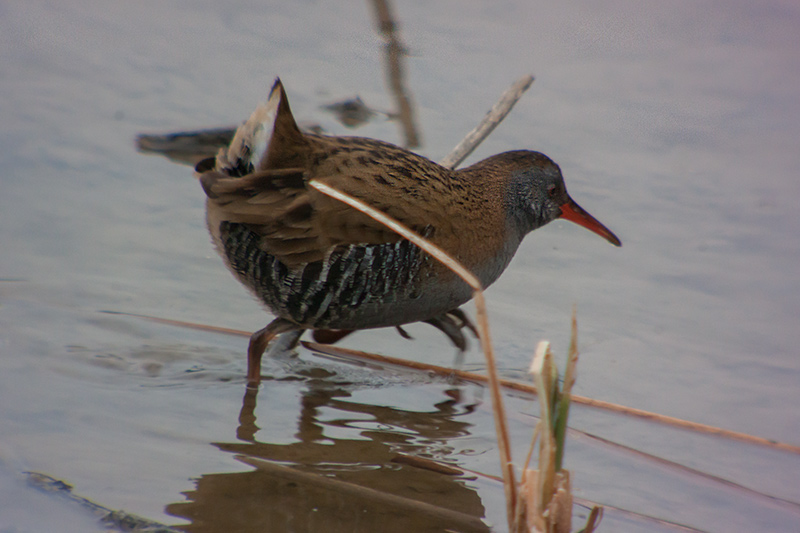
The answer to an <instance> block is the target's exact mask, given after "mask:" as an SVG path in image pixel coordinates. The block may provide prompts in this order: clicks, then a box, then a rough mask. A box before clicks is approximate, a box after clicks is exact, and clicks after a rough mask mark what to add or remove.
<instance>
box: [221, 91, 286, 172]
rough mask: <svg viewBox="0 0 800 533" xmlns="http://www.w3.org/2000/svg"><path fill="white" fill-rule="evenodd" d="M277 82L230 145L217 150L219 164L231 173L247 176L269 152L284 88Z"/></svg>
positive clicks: (239, 129) (224, 170)
mask: <svg viewBox="0 0 800 533" xmlns="http://www.w3.org/2000/svg"><path fill="white" fill-rule="evenodd" d="M278 85H279V82H276V85H275V87H273V89H272V92H271V93H270V96H269V100H267V103H266V104H259V106H258V107H256V110H255V111H253V113H252V114H251V115H250V118H248V119H247V121H246V122H245V123H244V124H242V125H241V126H239V128H238V129H237V130H236V134H235V135H234V136H233V140H232V141H231V144H230V146H228V148H227V150H226V149H224V148H223V149H221V150H220V152H219V154H217V162H216V168H217V170H221V171H223V172H225V173H226V174H228V175H229V176H236V177H240V176H244V175H246V174H250V173H251V172H253V171H254V170H255V169H257V168H258V167H259V165H260V163H261V160H262V159H263V158H264V157H265V156H266V154H267V150H268V149H269V144H270V141H271V140H272V135H273V133H274V130H275V119H276V118H277V116H278V106H279V104H280V100H281V92H280V91H279V90H276V88H277V87H278Z"/></svg>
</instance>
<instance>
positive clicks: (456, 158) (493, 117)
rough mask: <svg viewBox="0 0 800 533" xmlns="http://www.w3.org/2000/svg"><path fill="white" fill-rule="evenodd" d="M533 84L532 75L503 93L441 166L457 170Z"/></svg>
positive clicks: (515, 83)
mask: <svg viewBox="0 0 800 533" xmlns="http://www.w3.org/2000/svg"><path fill="white" fill-rule="evenodd" d="M531 83H533V76H530V75H528V76H524V77H522V78H520V79H518V80H517V81H515V82H514V84H513V85H511V87H509V88H508V90H507V91H506V92H504V93H503V96H501V97H500V100H499V101H498V102H497V103H496V104H495V105H494V107H492V109H491V110H489V112H488V113H487V114H486V116H485V117H483V120H481V122H480V124H478V125H477V126H476V127H475V129H474V130H472V131H471V132H469V133H468V134H467V136H466V137H464V139H463V140H462V141H461V142H460V143H458V145H457V146H456V147H455V148H453V151H452V152H450V154H448V156H447V157H445V158H444V159H442V161H441V162H440V164H441V165H442V166H444V167H447V168H456V167H457V166H458V165H460V164H461V162H462V161H464V159H466V158H467V156H469V154H471V153H472V151H473V150H475V148H477V147H478V145H479V144H480V143H482V142H483V140H484V139H485V138H486V137H488V136H489V134H490V133H492V131H493V130H494V129H495V128H496V127H497V125H498V124H500V122H502V120H503V119H504V118H506V115H508V113H509V112H510V111H511V109H512V108H513V107H514V104H516V103H517V100H519V99H520V97H521V96H522V94H523V93H524V92H525V91H527V90H528V87H530V86H531Z"/></svg>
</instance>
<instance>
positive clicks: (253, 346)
mask: <svg viewBox="0 0 800 533" xmlns="http://www.w3.org/2000/svg"><path fill="white" fill-rule="evenodd" d="M298 329H302V328H300V326H298V325H297V324H294V323H292V322H289V321H288V320H284V319H283V318H276V319H275V320H273V321H272V322H270V323H269V324H268V325H267V327H265V328H263V329H260V330H258V331H256V332H255V333H253V335H251V336H250V345H249V346H248V347H247V385H248V387H258V384H259V383H260V382H261V357H262V356H263V355H264V351H265V350H266V349H267V346H269V343H270V341H272V339H274V338H275V337H276V336H277V335H280V334H281V333H286V332H287V331H295V330H298Z"/></svg>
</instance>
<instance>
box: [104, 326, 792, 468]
mask: <svg viewBox="0 0 800 533" xmlns="http://www.w3.org/2000/svg"><path fill="white" fill-rule="evenodd" d="M101 312H102V313H107V314H113V315H122V316H131V317H136V318H142V319H145V320H150V321H152V322H158V323H160V324H167V325H170V326H176V327H183V328H191V329H196V330H200V331H210V332H212V333H222V334H224V335H235V336H238V337H250V335H251V334H252V332H251V331H243V330H238V329H232V328H223V327H219V326H211V325H208V324H198V323H196V322H187V321H184V320H175V319H172V318H162V317H157V316H150V315H142V314H137V313H125V312H121V311H101ZM302 344H303V346H305V347H306V348H308V349H309V350H313V351H316V352H318V353H321V354H327V355H333V356H336V357H341V358H344V359H346V358H353V359H362V360H368V361H374V362H378V363H382V364H386V365H394V366H399V367H404V368H410V369H413V370H419V371H422V372H430V373H434V374H437V375H440V376H445V377H447V376H455V377H457V378H459V379H463V380H465V381H471V382H473V383H486V382H488V378H487V377H486V376H485V375H483V374H476V373H474V372H467V371H464V370H457V369H452V368H448V367H443V366H437V365H430V364H427V363H421V362H418V361H409V360H407V359H400V358H397V357H390V356H387V355H378V354H374V353H369V352H363V351H359V350H351V349H349V348H342V347H340V346H333V345H330V344H319V343H314V342H307V341H303V343H302ZM500 385H501V386H502V387H503V388H505V389H508V390H513V391H516V392H522V393H525V394H532V395H535V394H536V387H534V386H533V385H529V384H527V383H522V382H519V381H512V380H507V379H502V380H500ZM572 401H573V402H575V403H578V404H581V405H587V406H589V407H594V408H596V409H602V410H604V411H609V412H612V413H619V414H622V415H627V416H633V417H636V418H641V419H643V420H649V421H651V422H655V423H657V424H663V425H666V426H672V427H677V428H680V429H685V430H688V431H693V432H695V433H703V434H706V435H716V436H718V437H722V438H725V439H729V440H737V441H740V442H746V443H748V444H755V445H757V446H764V447H767V448H772V449H774V450H782V451H785V452H789V453H793V454H795V455H800V446H797V445H795V444H789V443H787V442H779V441H776V440H773V439H765V438H764V437H758V436H756V435H750V434H747V433H741V432H738V431H732V430H730V429H723V428H720V427H716V426H710V425H708V424H701V423H699V422H690V421H689V420H683V419H681V418H675V417H672V416H667V415H662V414H658V413H654V412H652V411H645V410H643V409H637V408H635V407H627V406H625V405H620V404H616V403H612V402H606V401H603V400H595V399H593V398H587V397H586V396H577V395H574V394H573V395H572Z"/></svg>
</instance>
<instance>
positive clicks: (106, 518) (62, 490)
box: [25, 472, 181, 533]
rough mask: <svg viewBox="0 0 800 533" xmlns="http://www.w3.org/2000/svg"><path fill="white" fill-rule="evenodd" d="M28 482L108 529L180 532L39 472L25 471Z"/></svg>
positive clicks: (127, 532)
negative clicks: (112, 506) (81, 493)
mask: <svg viewBox="0 0 800 533" xmlns="http://www.w3.org/2000/svg"><path fill="white" fill-rule="evenodd" d="M25 474H27V476H28V483H29V484H30V485H31V486H33V487H35V488H37V489H39V490H41V491H43V492H47V493H49V494H53V495H55V496H57V497H59V498H62V499H65V500H68V501H71V502H72V503H76V504H78V505H80V506H81V507H83V508H84V509H86V510H87V511H88V512H90V513H92V514H93V515H95V516H96V517H97V518H98V520H99V521H100V523H102V524H103V525H104V526H105V527H106V528H107V529H108V530H109V531H121V532H124V533H181V532H180V530H177V529H175V528H171V527H169V526H165V525H164V524H159V523H158V522H153V521H152V520H148V519H147V518H142V517H140V516H136V515H135V514H131V513H127V512H125V511H121V510H120V511H115V510H113V509H109V508H107V507H103V506H102V505H100V504H98V503H95V502H93V501H91V500H89V499H87V498H84V497H83V496H79V495H77V494H75V493H74V492H72V485H70V484H69V483H66V482H64V481H61V480H60V479H56V478H54V477H52V476H48V475H47V474H41V473H39V472H25Z"/></svg>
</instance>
